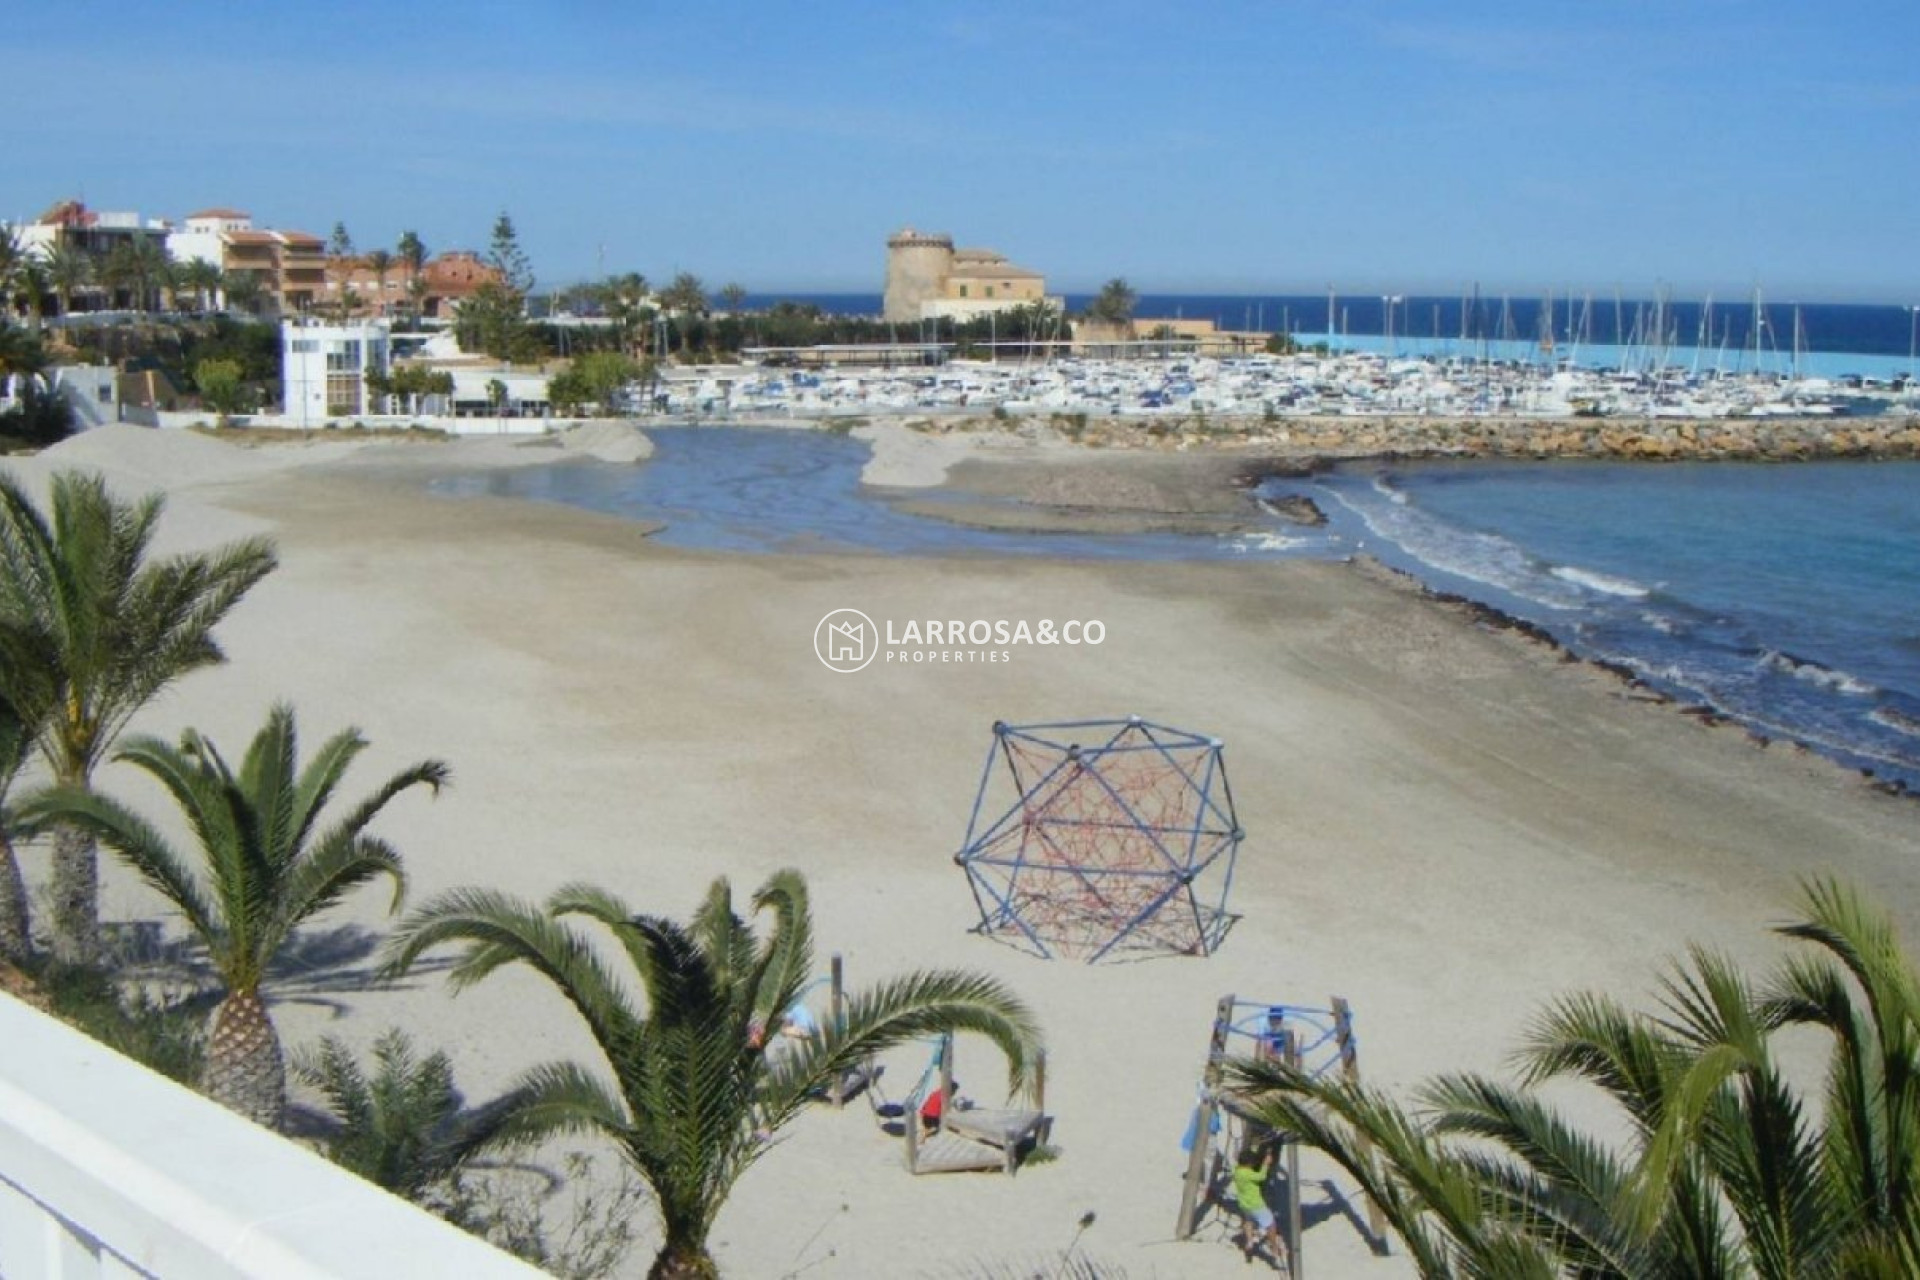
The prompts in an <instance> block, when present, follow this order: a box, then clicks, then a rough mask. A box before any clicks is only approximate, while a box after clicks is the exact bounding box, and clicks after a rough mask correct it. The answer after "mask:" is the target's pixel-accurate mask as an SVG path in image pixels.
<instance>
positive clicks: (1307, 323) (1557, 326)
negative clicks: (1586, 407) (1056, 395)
mask: <svg viewBox="0 0 1920 1280" xmlns="http://www.w3.org/2000/svg"><path fill="white" fill-rule="evenodd" d="M782 300H786V301H793V302H803V303H810V304H812V305H814V306H817V307H819V308H820V309H821V310H823V311H826V312H829V313H832V314H837V315H879V314H880V309H881V298H880V295H879V294H877V293H814V294H766V295H749V296H748V299H747V306H748V307H749V308H761V307H767V306H771V305H772V304H773V303H775V302H778V301H782ZM1065 301H1066V305H1067V310H1068V312H1069V313H1074V312H1079V311H1082V310H1084V309H1085V308H1086V306H1087V304H1089V303H1090V302H1092V301H1093V298H1092V296H1091V295H1088V294H1071V293H1070V294H1067V295H1065ZM1134 311H1135V314H1136V315H1138V316H1141V317H1148V316H1156V317H1159V316H1174V317H1181V318H1185V319H1189V320H1211V321H1213V322H1214V323H1215V324H1216V325H1218V326H1219V327H1220V328H1222V329H1246V330H1259V331H1263V332H1286V333H1292V334H1294V335H1296V336H1297V337H1298V338H1299V339H1300V340H1301V341H1302V342H1316V341H1323V340H1326V339H1327V338H1329V337H1331V338H1332V339H1333V341H1334V342H1335V343H1336V344H1340V343H1342V342H1350V344H1351V345H1354V346H1364V347H1374V346H1378V345H1380V343H1384V342H1385V341H1386V340H1387V339H1388V337H1389V336H1391V338H1392V340H1393V342H1392V345H1393V348H1394V349H1395V350H1397V351H1400V352H1403V353H1409V354H1418V353H1426V352H1448V353H1453V352H1463V351H1466V352H1479V351H1482V350H1483V349H1486V348H1488V347H1491V348H1492V349H1493V350H1494V351H1495V353H1496V354H1501V353H1502V352H1503V351H1504V352H1505V353H1506V354H1507V355H1508V356H1509V357H1511V356H1514V355H1518V354H1520V353H1522V352H1525V351H1528V350H1535V351H1537V350H1539V349H1540V347H1541V343H1542V341H1543V340H1547V341H1550V342H1551V343H1552V349H1553V350H1554V351H1556V352H1558V353H1560V354H1561V355H1565V356H1571V357H1574V358H1579V359H1581V360H1582V362H1583V363H1592V364H1618V363H1621V362H1623V361H1628V362H1630V361H1633V360H1637V359H1644V358H1646V357H1647V355H1648V354H1649V353H1660V354H1661V355H1663V356H1664V357H1665V358H1667V359H1670V360H1676V361H1679V362H1681V363H1693V362H1696V361H1697V362H1698V363H1700V364H1701V365H1703V366H1704V367H1718V368H1722V369H1726V370H1729V371H1742V370H1746V369H1751V368H1754V367H1755V366H1756V364H1757V365H1758V367H1760V368H1763V369H1769V370H1776V371H1780V372H1786V371H1789V370H1790V369H1791V366H1792V362H1793V359H1794V356H1795V353H1796V352H1799V353H1802V354H1803V355H1804V354H1806V353H1822V354H1845V355H1855V356H1871V357H1876V359H1874V360H1870V361H1863V362H1856V364H1857V365H1858V366H1859V367H1858V368H1857V369H1856V370H1853V371H1857V372H1861V373H1869V374H1878V375H1880V376H1885V375H1887V374H1890V373H1892V374H1897V373H1905V372H1909V366H1910V365H1912V364H1913V363H1914V362H1915V360H1916V356H1917V353H1916V351H1915V347H1916V339H1917V338H1920V326H1917V325H1916V312H1915V311H1914V310H1912V309H1911V308H1909V307H1905V306H1899V305H1886V304H1877V303H1876V304H1855V303H1832V302H1809V303H1804V304H1802V303H1797V302H1795V301H1793V300H1792V299H1769V298H1765V297H1762V298H1760V299H1758V300H1756V299H1754V298H1750V297H1749V298H1731V299H1729V298H1722V299H1719V300H1717V301H1712V300H1708V299H1704V298H1702V299H1693V300H1688V301H1679V300H1659V301H1655V300H1650V299H1646V298H1626V297H1621V296H1617V295H1612V294H1609V295H1606V296H1604V297H1603V296H1599V295H1595V294H1584V293H1583V294H1577V295H1573V296H1565V295H1562V296H1557V297H1552V298H1548V297H1544V296H1537V297H1524V298H1523V297H1502V296H1498V295H1486V294H1476V293H1474V292H1473V291H1471V290H1469V291H1467V292H1465V293H1462V294H1460V295H1457V296H1451V297H1440V296H1420V297H1416V296H1402V297H1394V298H1392V299H1391V300H1389V299H1388V298H1386V297H1383V296H1381V295H1378V294H1358V295H1354V296H1352V297H1347V296H1343V295H1341V294H1339V293H1334V294H1332V295H1331V296H1329V295H1327V294H1319V295H1315V296H1310V295H1303V294H1292V295H1274V296H1270V297H1263V296H1253V295H1244V294H1142V295H1141V296H1140V299H1139V302H1138V305H1136V307H1135V308H1134ZM1389 312H1391V322H1389V314H1388V313H1389ZM1374 339H1378V340H1380V342H1374V341H1371V340H1374ZM1362 340H1367V341H1362ZM1696 353H1697V355H1696ZM1842 364H1844V362H1842ZM1824 366H1825V367H1829V368H1833V369H1834V370H1835V371H1836V372H1846V371H1849V370H1847V369H1845V368H1843V367H1841V366H1835V365H1833V364H1832V362H1824Z"/></svg>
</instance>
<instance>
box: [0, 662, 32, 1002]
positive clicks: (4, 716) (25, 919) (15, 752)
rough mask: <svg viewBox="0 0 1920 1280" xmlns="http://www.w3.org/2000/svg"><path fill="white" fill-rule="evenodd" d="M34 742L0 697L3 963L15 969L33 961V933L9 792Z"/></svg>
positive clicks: (0, 931)
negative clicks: (8, 801) (16, 843)
mask: <svg viewBox="0 0 1920 1280" xmlns="http://www.w3.org/2000/svg"><path fill="white" fill-rule="evenodd" d="M31 741H32V738H31V735H30V734H29V733H28V732H27V726H26V725H24V724H22V723H21V721H20V716H19V714H18V713H17V712H16V711H14V709H13V704H12V703H11V702H8V701H7V700H6V699H5V698H0V963H5V964H10V965H13V966H14V967H15V968H24V967H26V966H27V965H30V964H31V963H32V962H33V934H32V922H31V919H30V917H29V915H28V907H27V885H26V881H25V879H24V878H23V877H22V876H21V874H20V859H19V857H18V856H17V854H16V853H15V851H14V847H13V831H14V816H13V811H12V810H11V809H10V808H9V807H8V805H7V793H8V792H10V791H11V790H12V789H13V784H14V781H15V780H16V779H17V778H18V777H19V776H20V770H21V767H22V766H24V765H25V764H26V762H27V753H28V751H29V749H30V744H31Z"/></svg>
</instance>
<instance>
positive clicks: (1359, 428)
mask: <svg viewBox="0 0 1920 1280" xmlns="http://www.w3.org/2000/svg"><path fill="white" fill-rule="evenodd" d="M906 425H907V426H908V427H910V428H912V429H914V430H918V431H924V432H930V433H934V434H947V433H951V432H955V431H970V430H981V429H993V430H1001V429H1006V428H1004V427H1003V426H1002V424H1000V423H997V422H990V421H987V420H983V419H944V420H941V419H928V420H919V421H915V420H909V421H908V422H907V423H906ZM1042 426H1044V427H1045V428H1046V429H1048V430H1049V431H1051V432H1052V433H1054V434H1057V435H1058V436H1060V437H1061V438H1064V439H1066V440H1068V441H1071V442H1073V443H1075V444H1079V445H1082V446H1085V447H1089V448H1097V449H1159V450H1169V451H1180V452H1185V451H1189V450H1203V449H1207V448H1229V449H1243V448H1245V449H1257V450H1259V451H1261V452H1263V453H1274V454H1282V455H1291V456H1298V457H1302V458H1525V459H1541V460H1545V459H1555V458H1595V459H1611V460H1633V461H1666V462H1708V461H1741V462H1793V461H1812V460H1817V459H1857V458H1888V459H1895V458H1898V459H1914V458H1920V417H1914V416H1909V415H1891V414H1889V415H1882V416H1879V417H1874V418H1837V419H1836V418H1832V417H1819V418H1791V417H1768V418H1649V419H1642V420H1627V419H1621V418H1551V419H1527V418H1500V417H1447V418H1441V417H1403V416H1383V417H1352V418H1346V417H1338V418H1285V419H1279V420H1265V419H1259V418H1254V419H1248V418H1243V417H1235V418H1225V417H1221V418H1210V417H1206V416H1203V415H1192V416H1189V417H1184V418H1164V417H1156V418H1145V419H1140V418H1122V417H1113V418H1093V417H1089V416H1087V415H1083V414H1054V415H1052V416H1051V417H1049V418H1034V419H1029V420H1028V421H1027V422H1026V423H1025V424H1024V425H1023V426H1022V427H1020V428H1015V430H1017V431H1019V432H1020V433H1021V434H1038V431H1037V428H1039V427H1042Z"/></svg>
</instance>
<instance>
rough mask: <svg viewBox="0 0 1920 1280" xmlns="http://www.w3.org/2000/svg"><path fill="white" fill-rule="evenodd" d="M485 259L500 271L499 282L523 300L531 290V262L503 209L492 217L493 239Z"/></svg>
mask: <svg viewBox="0 0 1920 1280" xmlns="http://www.w3.org/2000/svg"><path fill="white" fill-rule="evenodd" d="M487 261H488V262H490V263H492V264H493V267H494V269H495V270H497V271H498V272H499V273H500V282H501V283H502V284H504V285H505V286H506V287H507V288H508V289H509V290H511V291H512V292H513V293H515V294H518V295H519V297H520V300H521V301H522V302H525V301H526V297H527V295H528V294H529V293H532V292H533V263H532V262H531V261H529V260H528V258H527V255H526V251H525V250H523V249H522V248H521V247H520V237H519V235H518V233H516V232H515V231H514V229H513V219H512V218H510V217H508V216H507V212H506V210H504V209H503V210H501V211H500V216H499V217H498V218H496V219H494V223H493V240H492V242H491V245H490V247H489V248H488V251H487Z"/></svg>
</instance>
